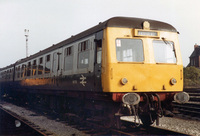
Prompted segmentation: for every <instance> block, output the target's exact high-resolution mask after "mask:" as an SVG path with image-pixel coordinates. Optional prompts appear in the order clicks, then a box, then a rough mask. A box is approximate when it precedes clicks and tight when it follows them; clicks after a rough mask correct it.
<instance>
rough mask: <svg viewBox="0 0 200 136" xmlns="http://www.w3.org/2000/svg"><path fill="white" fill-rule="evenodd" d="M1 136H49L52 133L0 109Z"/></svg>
mask: <svg viewBox="0 0 200 136" xmlns="http://www.w3.org/2000/svg"><path fill="white" fill-rule="evenodd" d="M0 135H1V136H11V135H12V136H51V135H52V133H49V132H47V131H46V130H44V129H41V128H40V127H38V126H36V125H34V124H32V123H31V122H29V121H28V120H26V119H24V118H23V117H20V116H18V115H17V114H15V113H13V112H11V111H9V110H6V109H4V108H2V107H0Z"/></svg>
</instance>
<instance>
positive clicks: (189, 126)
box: [159, 117, 200, 136]
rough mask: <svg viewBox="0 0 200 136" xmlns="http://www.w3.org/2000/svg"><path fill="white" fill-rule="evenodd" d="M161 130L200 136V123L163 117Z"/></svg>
mask: <svg viewBox="0 0 200 136" xmlns="http://www.w3.org/2000/svg"><path fill="white" fill-rule="evenodd" d="M159 127H161V128H166V129H169V130H174V131H178V132H183V133H185V134H189V135H192V136H200V121H196V120H189V119H180V118H175V117H173V118H172V117H163V118H161V119H160V125H159Z"/></svg>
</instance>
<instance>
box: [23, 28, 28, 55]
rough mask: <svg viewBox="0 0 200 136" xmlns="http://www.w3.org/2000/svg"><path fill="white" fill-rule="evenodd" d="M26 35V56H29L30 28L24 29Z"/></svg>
mask: <svg viewBox="0 0 200 136" xmlns="http://www.w3.org/2000/svg"><path fill="white" fill-rule="evenodd" d="M24 33H25V37H26V57H28V33H29V30H28V29H24Z"/></svg>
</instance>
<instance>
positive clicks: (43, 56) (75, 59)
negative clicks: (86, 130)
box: [0, 17, 188, 125]
mask: <svg viewBox="0 0 200 136" xmlns="http://www.w3.org/2000/svg"><path fill="white" fill-rule="evenodd" d="M0 72H1V73H0V75H1V82H0V83H1V94H2V95H4V96H5V95H10V96H13V97H16V96H19V94H24V96H26V98H29V97H30V96H35V97H40V99H43V100H40V101H46V102H47V103H48V102H49V103H50V104H51V105H52V103H54V104H53V105H54V106H53V107H56V108H58V107H66V106H68V107H70V105H71V108H67V109H68V110H70V109H72V110H74V111H76V112H78V111H79V110H80V111H82V110H88V109H93V110H92V112H90V111H89V112H90V114H89V115H88V114H87V115H86V116H95V115H94V114H100V113H103V114H100V115H102V116H109V117H111V116H112V117H114V115H120V116H121V115H123V114H124V113H125V114H127V111H128V113H129V114H131V115H135V116H136V115H138V117H139V118H141V120H142V122H143V123H144V124H147V125H150V124H152V123H153V122H154V121H155V120H156V119H157V117H158V116H161V115H162V114H163V109H169V102H171V101H172V100H173V99H174V98H175V100H176V101H178V102H180V103H182V102H185V101H187V100H188V95H187V94H185V93H179V92H182V90H183V65H182V60H181V53H180V46H179V41H178V31H177V30H176V29H175V28H174V27H173V26H171V25H169V24H167V23H164V22H160V21H155V20H149V19H141V18H128V17H114V18H111V19H109V20H107V21H105V22H103V23H99V24H98V25H97V26H95V27H92V28H90V29H88V30H86V31H84V32H82V33H80V34H77V35H75V36H71V37H70V38H69V39H66V40H64V41H62V42H60V43H58V44H55V45H52V46H51V47H49V48H47V49H45V50H43V51H40V52H38V53H36V54H34V55H31V56H29V57H27V58H24V59H22V60H19V61H17V62H16V63H15V64H12V65H10V66H8V67H5V68H2V69H1V71H0ZM33 94H34V95H33ZM20 96H23V95H20ZM47 98H48V100H47ZM71 98H73V99H71ZM74 98H76V99H74ZM31 100H32V99H31ZM79 100H80V102H78V101H79ZM75 101H76V102H75ZM55 103H58V104H55ZM66 103H68V104H66ZM77 103H78V104H77ZM102 103H103V104H102ZM109 103H112V104H109ZM51 105H50V106H51ZM55 105H59V106H58V107H57V106H55ZM80 105H81V106H80ZM104 106H105V107H106V106H110V107H109V108H104ZM107 109H109V110H108V111H105V110H107ZM110 109H111V110H110ZM112 109H113V110H112ZM102 110H104V111H102ZM94 111H95V112H94ZM96 111H97V112H96ZM125 111H126V112H125ZM108 112H110V113H108ZM92 113H94V114H92ZM116 113H117V114H116ZM106 114H108V115H106ZM109 114H111V115H109Z"/></svg>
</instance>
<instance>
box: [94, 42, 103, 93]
mask: <svg viewBox="0 0 200 136" xmlns="http://www.w3.org/2000/svg"><path fill="white" fill-rule="evenodd" d="M95 43H96V53H95V54H96V56H95V58H96V60H95V66H94V71H95V72H94V81H95V83H94V85H95V91H101V90H102V86H101V58H102V57H101V55H102V40H96V41H95Z"/></svg>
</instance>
